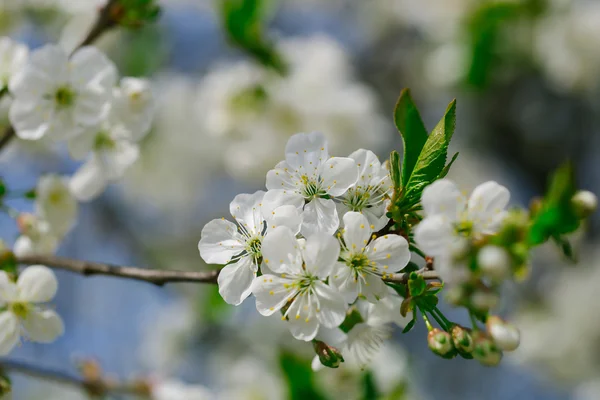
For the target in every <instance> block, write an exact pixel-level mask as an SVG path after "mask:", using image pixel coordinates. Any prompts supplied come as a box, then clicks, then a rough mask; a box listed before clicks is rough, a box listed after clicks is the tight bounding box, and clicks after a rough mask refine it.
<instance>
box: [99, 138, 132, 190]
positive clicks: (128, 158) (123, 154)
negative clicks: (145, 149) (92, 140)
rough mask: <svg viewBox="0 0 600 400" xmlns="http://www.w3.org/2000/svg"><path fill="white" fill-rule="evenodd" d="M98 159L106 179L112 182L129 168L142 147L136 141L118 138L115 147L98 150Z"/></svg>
mask: <svg viewBox="0 0 600 400" xmlns="http://www.w3.org/2000/svg"><path fill="white" fill-rule="evenodd" d="M94 155H95V156H96V158H97V159H98V161H99V163H100V165H101V168H102V172H103V174H104V177H105V178H106V180H108V181H110V182H114V181H117V180H119V179H121V177H122V176H123V174H124V173H125V171H126V170H127V168H129V167H130V166H131V165H132V164H133V163H135V161H136V160H137V159H138V157H139V155H140V149H139V147H138V145H137V144H136V143H132V142H130V141H128V140H116V141H115V145H114V148H112V149H107V150H102V151H96V153H94Z"/></svg>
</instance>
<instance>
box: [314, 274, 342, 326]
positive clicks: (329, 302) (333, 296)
mask: <svg viewBox="0 0 600 400" xmlns="http://www.w3.org/2000/svg"><path fill="white" fill-rule="evenodd" d="M314 290H315V294H316V295H317V296H318V297H319V304H320V310H319V311H318V312H317V317H318V318H319V322H321V323H322V324H323V326H325V327H327V328H335V327H336V326H339V325H340V324H341V323H342V322H344V319H346V310H347V309H348V305H347V304H346V301H345V300H344V298H343V297H342V295H341V294H340V292H338V291H337V290H335V289H334V288H333V287H331V286H328V285H326V284H324V283H323V282H315V283H314Z"/></svg>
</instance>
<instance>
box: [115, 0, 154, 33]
mask: <svg viewBox="0 0 600 400" xmlns="http://www.w3.org/2000/svg"><path fill="white" fill-rule="evenodd" d="M110 13H111V18H112V20H113V21H116V22H117V23H118V24H119V25H122V26H126V27H129V28H139V27H140V26H143V25H145V24H146V23H152V22H155V21H156V20H157V19H158V17H159V16H160V6H159V5H158V1H157V0H117V1H116V2H115V5H114V6H113V7H112V8H111V10H110Z"/></svg>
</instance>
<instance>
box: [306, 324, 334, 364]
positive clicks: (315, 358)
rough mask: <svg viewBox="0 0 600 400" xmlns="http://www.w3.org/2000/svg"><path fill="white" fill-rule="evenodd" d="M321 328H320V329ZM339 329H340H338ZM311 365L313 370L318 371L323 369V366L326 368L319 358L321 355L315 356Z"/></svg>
mask: <svg viewBox="0 0 600 400" xmlns="http://www.w3.org/2000/svg"><path fill="white" fill-rule="evenodd" d="M319 330H320V329H319ZM338 331H339V329H338ZM310 367H311V368H312V370H313V371H315V372H317V371H320V370H322V369H323V368H325V366H324V365H323V364H321V360H320V359H319V356H314V357H313V359H312V361H311V363H310Z"/></svg>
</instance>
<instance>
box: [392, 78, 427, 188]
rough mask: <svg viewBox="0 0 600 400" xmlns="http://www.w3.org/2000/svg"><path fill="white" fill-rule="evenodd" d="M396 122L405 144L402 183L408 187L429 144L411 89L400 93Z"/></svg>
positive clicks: (395, 110)
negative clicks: (427, 143)
mask: <svg viewBox="0 0 600 400" xmlns="http://www.w3.org/2000/svg"><path fill="white" fill-rule="evenodd" d="M394 122H395V124H396V128H398V131H399V132H400V134H401V136H402V141H403V142H404V158H403V160H402V180H401V182H402V184H403V185H406V183H407V182H408V179H409V177H410V175H411V174H412V172H413V169H414V167H415V165H416V163H417V160H418V158H419V154H421V150H422V149H423V146H424V145H425V142H427V129H425V125H424V124H423V120H422V119H421V115H419V110H418V109H417V106H416V105H415V103H414V101H413V99H412V98H411V96H410V90H409V89H404V90H402V92H400V97H399V98H398V101H397V102H396V108H395V109H394ZM399 186H400V185H398V187H399Z"/></svg>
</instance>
